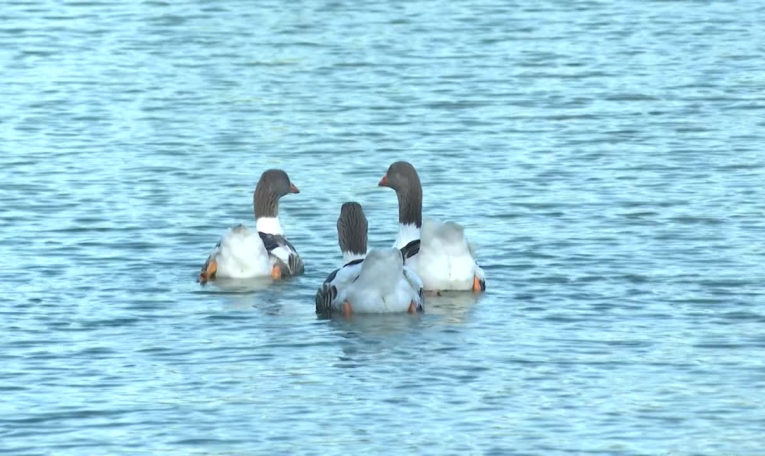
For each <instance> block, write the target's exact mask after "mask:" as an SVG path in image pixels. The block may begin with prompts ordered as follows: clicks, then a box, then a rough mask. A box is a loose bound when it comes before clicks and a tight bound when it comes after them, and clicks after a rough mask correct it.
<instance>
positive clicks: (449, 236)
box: [378, 161, 486, 293]
mask: <svg viewBox="0 0 765 456" xmlns="http://www.w3.org/2000/svg"><path fill="white" fill-rule="evenodd" d="M378 185H379V186H380V187H389V188H392V189H393V190H395V191H396V196H397V197H398V221H399V230H398V235H397V236H396V240H395V242H394V244H393V245H394V247H396V248H399V249H401V250H402V252H403V253H404V258H405V264H406V265H407V266H408V267H410V268H411V269H412V270H413V271H414V272H415V273H416V274H417V275H418V276H419V277H420V279H421V280H422V283H423V285H424V289H425V290H426V291H435V292H439V291H445V290H472V291H474V292H476V293H480V292H482V291H485V290H486V279H485V275H484V272H483V269H481V267H480V266H478V263H476V259H475V252H474V249H473V246H472V245H471V244H470V243H468V241H467V239H466V238H465V230H464V228H463V227H462V226H461V225H459V224H457V223H454V222H445V223H442V222H439V221H436V220H433V219H426V220H425V222H424V223H423V220H422V184H421V183H420V176H419V175H418V174H417V170H416V169H415V168H414V166H412V164H411V163H408V162H405V161H398V162H395V163H393V164H392V165H390V167H389V168H388V171H387V173H385V175H384V176H383V177H382V179H381V180H380V182H379V183H378Z"/></svg>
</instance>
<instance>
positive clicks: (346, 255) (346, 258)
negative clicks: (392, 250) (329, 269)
mask: <svg viewBox="0 0 765 456" xmlns="http://www.w3.org/2000/svg"><path fill="white" fill-rule="evenodd" d="M366 256H367V254H366V253H353V252H343V263H344V264H348V263H350V262H351V261H354V260H363V259H364V257H366Z"/></svg>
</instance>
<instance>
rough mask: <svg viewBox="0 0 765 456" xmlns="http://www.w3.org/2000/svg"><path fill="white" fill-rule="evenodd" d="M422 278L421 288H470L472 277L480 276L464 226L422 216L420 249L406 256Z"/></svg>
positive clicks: (479, 269) (408, 262)
mask: <svg viewBox="0 0 765 456" xmlns="http://www.w3.org/2000/svg"><path fill="white" fill-rule="evenodd" d="M406 264H407V266H409V267H410V268H412V269H413V270H414V271H415V272H416V273H417V275H418V276H419V277H420V279H422V282H423V285H424V288H425V290H471V289H472V288H473V279H474V277H476V276H478V278H479V279H481V280H483V279H484V272H483V269H481V268H480V267H479V266H478V264H477V263H476V262H475V258H474V256H473V250H472V246H471V245H470V244H469V243H468V242H467V240H466V239H465V233H464V228H463V227H462V226H460V225H458V224H457V223H454V222H446V223H440V222H437V221H434V220H431V219H426V220H425V221H424V222H423V225H422V233H421V236H420V251H419V253H417V255H415V256H413V257H411V258H409V259H407V261H406Z"/></svg>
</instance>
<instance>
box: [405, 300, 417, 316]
mask: <svg viewBox="0 0 765 456" xmlns="http://www.w3.org/2000/svg"><path fill="white" fill-rule="evenodd" d="M407 312H409V313H410V314H413V313H417V305H416V304H415V303H414V301H412V302H410V303H409V309H407Z"/></svg>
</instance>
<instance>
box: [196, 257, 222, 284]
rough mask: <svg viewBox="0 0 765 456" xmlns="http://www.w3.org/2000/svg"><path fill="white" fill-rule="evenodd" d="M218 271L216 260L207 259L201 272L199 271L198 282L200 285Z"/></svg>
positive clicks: (212, 277)
mask: <svg viewBox="0 0 765 456" xmlns="http://www.w3.org/2000/svg"><path fill="white" fill-rule="evenodd" d="M216 272H218V262H217V261H215V260H208V261H207V263H206V264H205V266H204V268H202V272H200V273H199V283H201V284H202V285H204V284H206V283H207V282H208V281H210V280H212V279H214V278H215V273H216Z"/></svg>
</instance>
